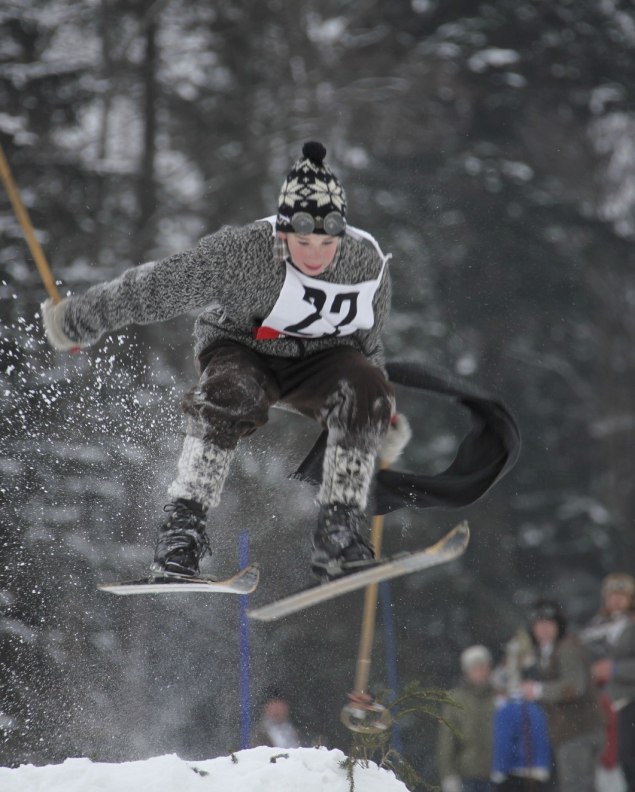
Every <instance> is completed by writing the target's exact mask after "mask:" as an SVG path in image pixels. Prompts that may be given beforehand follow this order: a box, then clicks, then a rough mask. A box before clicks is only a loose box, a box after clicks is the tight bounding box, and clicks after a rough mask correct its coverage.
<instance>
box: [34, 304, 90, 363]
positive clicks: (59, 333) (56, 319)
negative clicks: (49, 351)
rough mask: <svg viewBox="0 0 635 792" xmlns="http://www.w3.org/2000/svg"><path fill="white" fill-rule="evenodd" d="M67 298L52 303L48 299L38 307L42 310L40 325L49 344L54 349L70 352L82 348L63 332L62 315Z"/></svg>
mask: <svg viewBox="0 0 635 792" xmlns="http://www.w3.org/2000/svg"><path fill="white" fill-rule="evenodd" d="M67 303H68V298H65V299H63V300H60V302H58V303H54V302H53V300H51V299H50V298H49V299H48V300H45V302H43V303H42V305H41V306H40V308H41V310H42V323H43V325H44V331H45V333H46V337H47V339H48V342H49V344H50V345H51V346H52V347H54V348H55V349H60V350H65V351H68V350H71V349H78V348H81V347H82V344H78V343H77V341H72V340H71V339H70V338H69V337H68V336H67V335H66V333H65V332H64V314H65V312H66V305H67Z"/></svg>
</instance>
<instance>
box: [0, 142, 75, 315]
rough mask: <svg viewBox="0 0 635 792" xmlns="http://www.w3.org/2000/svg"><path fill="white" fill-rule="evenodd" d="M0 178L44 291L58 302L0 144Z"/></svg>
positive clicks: (52, 279) (47, 267)
mask: <svg viewBox="0 0 635 792" xmlns="http://www.w3.org/2000/svg"><path fill="white" fill-rule="evenodd" d="M0 178H1V179H2V183H3V184H4V188H5V190H6V191H7V195H8V196H9V200H10V201H11V205H12V206H13V211H14V212H15V216H16V217H17V218H18V222H19V223H20V225H21V226H22V231H23V232H24V237H25V239H26V243H27V245H28V246H29V250H30V251H31V255H32V256H33V260H34V261H35V265H36V267H37V268H38V272H39V273H40V277H41V278H42V281H43V282H44V286H45V287H46V291H47V292H48V295H49V297H50V298H51V299H52V300H53V302H54V303H58V302H59V301H60V300H61V297H60V293H59V291H58V289H57V286H56V284H55V279H54V278H53V273H52V272H51V268H50V267H49V265H48V262H47V260H46V256H45V255H44V251H43V250H42V246H41V245H40V243H39V242H38V240H37V237H36V236H35V231H34V230H33V224H32V223H31V218H30V217H29V213H28V212H27V210H26V208H25V206H24V204H23V203H22V199H21V198H20V191H19V190H18V188H17V185H16V183H15V181H14V179H13V176H12V174H11V168H10V167H9V163H8V162H7V158H6V157H5V155H4V151H3V150H2V145H0Z"/></svg>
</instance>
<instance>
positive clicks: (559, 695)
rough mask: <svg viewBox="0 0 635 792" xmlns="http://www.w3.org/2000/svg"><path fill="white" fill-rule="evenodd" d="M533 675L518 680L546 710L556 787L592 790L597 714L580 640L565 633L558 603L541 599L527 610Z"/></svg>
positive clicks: (599, 737)
mask: <svg viewBox="0 0 635 792" xmlns="http://www.w3.org/2000/svg"><path fill="white" fill-rule="evenodd" d="M530 627H531V635H532V637H533V639H534V642H535V644H536V649H537V665H536V674H537V677H538V680H539V681H535V680H527V681H525V682H523V683H522V685H521V690H522V693H523V696H524V697H525V698H526V699H527V700H529V701H535V700H540V702H541V703H542V705H543V706H544V708H545V712H546V713H547V721H548V724H549V733H550V737H551V743H552V745H553V748H554V753H555V760H556V773H557V779H558V789H559V790H560V792H595V768H596V765H597V761H598V758H599V755H600V752H601V749H602V745H603V727H602V716H601V713H600V708H599V704H598V700H597V694H596V690H595V686H594V684H593V680H592V678H591V660H590V657H589V655H588V652H587V650H586V649H585V648H584V646H583V645H582V644H581V643H580V642H579V641H578V640H577V639H576V638H575V637H574V636H572V635H569V634H567V631H566V620H565V618H564V616H563V614H562V611H561V609H560V606H559V605H558V604H557V603H555V602H552V601H550V600H542V601H540V602H538V603H536V605H535V606H534V608H533V610H532V612H531V615H530Z"/></svg>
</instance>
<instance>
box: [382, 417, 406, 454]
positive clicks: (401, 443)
mask: <svg viewBox="0 0 635 792" xmlns="http://www.w3.org/2000/svg"><path fill="white" fill-rule="evenodd" d="M411 437H412V430H411V428H410V424H409V423H408V419H407V418H406V416H405V415H402V414H401V413H395V414H394V415H393V417H392V420H391V421H390V426H389V427H388V431H387V432H386V436H385V437H384V442H383V444H382V447H381V450H380V451H379V459H381V460H382V461H383V462H386V463H388V464H389V465H392V464H393V462H396V461H397V460H398V459H399V457H400V456H401V452H402V451H403V450H404V448H405V447H406V446H407V445H408V443H409V442H410V438H411Z"/></svg>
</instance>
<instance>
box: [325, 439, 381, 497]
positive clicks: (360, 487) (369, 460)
mask: <svg viewBox="0 0 635 792" xmlns="http://www.w3.org/2000/svg"><path fill="white" fill-rule="evenodd" d="M374 468H375V454H374V453H369V452H367V451H361V450H360V449H358V448H344V447H343V446H340V445H331V444H329V445H327V447H326V451H325V452H324V467H323V469H322V485H321V487H320V491H319V492H318V503H320V504H321V505H324V504H334V503H342V504H344V505H345V506H357V507H358V508H359V509H361V510H362V511H363V510H364V509H365V508H366V504H367V502H368V490H369V488H370V483H371V480H372V477H373V471H374Z"/></svg>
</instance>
